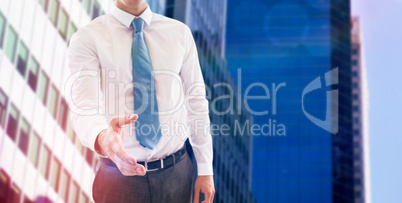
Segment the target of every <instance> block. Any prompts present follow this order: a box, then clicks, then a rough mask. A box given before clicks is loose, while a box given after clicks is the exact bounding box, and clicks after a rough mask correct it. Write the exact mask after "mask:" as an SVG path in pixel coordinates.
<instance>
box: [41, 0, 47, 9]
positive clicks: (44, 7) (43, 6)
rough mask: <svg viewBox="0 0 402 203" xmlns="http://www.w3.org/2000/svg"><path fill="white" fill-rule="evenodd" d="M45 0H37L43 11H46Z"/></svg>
mask: <svg viewBox="0 0 402 203" xmlns="http://www.w3.org/2000/svg"><path fill="white" fill-rule="evenodd" d="M47 1H48V0H39V4H40V6H41V7H42V8H43V10H44V11H45V12H46V11H47Z"/></svg>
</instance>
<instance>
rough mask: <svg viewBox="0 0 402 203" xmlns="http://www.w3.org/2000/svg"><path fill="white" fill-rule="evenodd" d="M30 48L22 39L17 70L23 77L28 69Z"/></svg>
mask: <svg viewBox="0 0 402 203" xmlns="http://www.w3.org/2000/svg"><path fill="white" fill-rule="evenodd" d="M27 59H28V49H27V47H26V46H25V44H24V43H23V42H22V41H20V45H19V46H18V58H17V70H18V72H19V73H20V74H21V76H22V77H23V78H25V72H26V69H27Z"/></svg>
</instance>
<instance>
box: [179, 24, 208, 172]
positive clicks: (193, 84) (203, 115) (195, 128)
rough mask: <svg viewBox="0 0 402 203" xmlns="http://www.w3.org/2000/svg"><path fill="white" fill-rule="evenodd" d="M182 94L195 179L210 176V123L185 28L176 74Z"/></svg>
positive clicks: (193, 50)
mask: <svg viewBox="0 0 402 203" xmlns="http://www.w3.org/2000/svg"><path fill="white" fill-rule="evenodd" d="M180 76H181V78H182V80H183V83H184V87H185V94H186V99H185V101H186V107H187V111H188V119H187V123H188V125H189V127H190V132H191V134H190V137H189V140H190V144H191V146H192V147H193V151H194V156H195V158H196V161H197V171H198V175H213V168H212V158H213V150H212V137H211V133H210V130H209V129H210V127H209V125H210V120H209V110H208V100H207V99H206V92H205V91H206V90H205V84H204V79H203V77H202V73H201V68H200V63H199V61H198V53H197V48H196V46H195V42H194V38H193V36H192V34H191V31H190V29H189V28H188V27H186V53H185V56H184V59H183V65H182V68H181V71H180Z"/></svg>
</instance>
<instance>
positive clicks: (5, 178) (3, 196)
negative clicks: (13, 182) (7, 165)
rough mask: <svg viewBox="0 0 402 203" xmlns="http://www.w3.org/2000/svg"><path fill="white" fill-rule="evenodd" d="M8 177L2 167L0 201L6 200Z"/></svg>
mask: <svg viewBox="0 0 402 203" xmlns="http://www.w3.org/2000/svg"><path fill="white" fill-rule="evenodd" d="M9 184H10V177H9V176H8V175H7V173H6V172H4V171H3V169H0V202H7V201H8V199H7V195H8V194H9V193H10V192H9Z"/></svg>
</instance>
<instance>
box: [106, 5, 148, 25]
mask: <svg viewBox="0 0 402 203" xmlns="http://www.w3.org/2000/svg"><path fill="white" fill-rule="evenodd" d="M111 13H112V15H113V16H114V17H115V18H116V19H117V20H118V21H120V22H121V23H122V24H123V25H125V26H126V27H130V25H131V22H132V21H133V20H134V18H142V19H143V20H144V21H145V23H146V24H147V25H149V24H151V20H152V11H151V8H149V6H147V8H146V9H145V11H144V12H142V13H141V15H140V16H134V15H133V14H130V13H127V12H125V11H123V10H121V9H120V8H118V7H117V6H116V4H114V3H113V6H112V10H111Z"/></svg>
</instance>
